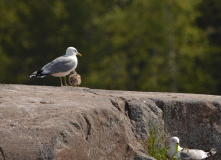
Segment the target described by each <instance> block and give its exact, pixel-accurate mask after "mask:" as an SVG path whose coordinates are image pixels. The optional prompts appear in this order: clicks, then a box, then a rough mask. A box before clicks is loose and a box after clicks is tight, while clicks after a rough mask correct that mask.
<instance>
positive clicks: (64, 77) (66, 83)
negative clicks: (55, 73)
mask: <svg viewBox="0 0 221 160" xmlns="http://www.w3.org/2000/svg"><path fill="white" fill-rule="evenodd" d="M64 83H65V86H68V84H67V82H66V76H64Z"/></svg>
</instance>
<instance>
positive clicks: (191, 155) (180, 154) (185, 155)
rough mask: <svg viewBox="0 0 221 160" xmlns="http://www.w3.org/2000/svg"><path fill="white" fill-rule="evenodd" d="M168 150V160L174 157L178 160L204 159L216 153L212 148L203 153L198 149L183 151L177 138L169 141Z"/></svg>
mask: <svg viewBox="0 0 221 160" xmlns="http://www.w3.org/2000/svg"><path fill="white" fill-rule="evenodd" d="M177 145H178V150H177V153H176V154H175V148H176V146H177ZM169 147H170V148H169V150H168V151H167V156H168V157H169V158H172V157H173V155H174V154H175V155H174V158H175V157H176V158H178V159H181V160H187V159H188V160H191V159H192V160H193V159H205V158H207V157H210V156H212V155H214V154H215V153H216V150H215V149H214V148H213V149H211V150H210V151H208V152H205V151H203V150H199V149H185V148H182V147H180V143H179V138H178V137H172V138H171V139H170V144H169Z"/></svg>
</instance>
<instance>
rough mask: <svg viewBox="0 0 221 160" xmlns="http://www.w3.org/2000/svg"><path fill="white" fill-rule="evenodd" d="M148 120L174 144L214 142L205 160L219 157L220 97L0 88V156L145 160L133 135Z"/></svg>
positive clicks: (143, 133)
mask: <svg viewBox="0 0 221 160" xmlns="http://www.w3.org/2000/svg"><path fill="white" fill-rule="evenodd" d="M156 121H158V122H160V123H159V126H160V127H162V126H164V127H165V130H166V131H167V132H168V133H170V135H171V136H178V135H179V137H180V140H181V144H182V146H185V145H186V146H188V147H189V148H200V149H204V150H207V149H210V148H212V147H215V148H216V149H217V151H218V153H217V154H216V156H214V157H212V158H210V159H217V160H220V157H221V97H220V96H211V95H194V94H175V93H156V92H155V93H151V92H131V91H107V90H96V89H89V88H73V87H49V86H26V85H0V147H2V149H3V151H4V154H5V156H6V160H8V159H16V160H17V159H21V160H24V159H38V160H44V159H57V160H62V159H74V160H105V159H108V160H115V159H116V160H124V159H125V160H128V159H135V160H138V159H144V160H151V159H152V160H153V159H154V158H151V157H150V156H148V154H147V152H146V151H145V150H144V149H143V147H142V145H141V144H140V143H139V142H138V140H137V139H138V138H139V139H142V140H146V139H148V137H149V135H148V129H149V127H150V126H149V125H150V123H153V124H154V123H155V122H156ZM1 158H2V155H0V159H1Z"/></svg>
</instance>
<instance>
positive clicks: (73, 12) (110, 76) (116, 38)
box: [0, 0, 221, 94]
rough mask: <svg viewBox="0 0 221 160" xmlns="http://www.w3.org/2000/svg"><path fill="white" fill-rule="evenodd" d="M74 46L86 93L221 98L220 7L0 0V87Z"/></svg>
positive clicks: (123, 0)
mask: <svg viewBox="0 0 221 160" xmlns="http://www.w3.org/2000/svg"><path fill="white" fill-rule="evenodd" d="M69 46H73V47H75V48H77V50H78V51H79V52H80V53H81V54H82V55H83V57H82V58H81V57H78V60H79V64H78V67H77V72H78V73H79V74H81V76H82V85H81V86H84V87H89V88H101V89H114V90H135V91H157V92H186V93H204V94H221V74H220V69H221V0H209V1H205V0H195V1H193V0H183V1H182V0H111V1H101V0H81V1H79V0H66V1H62V0H53V1H52V0H48V1H45V0H38V1H27V0H19V1H18V0H1V1H0V83H17V84H34V85H57V86H59V85H60V82H59V78H54V77H51V76H48V77H45V78H43V79H33V78H32V79H29V77H28V76H29V75H30V74H31V73H32V72H34V71H35V70H40V69H41V68H42V66H43V65H45V64H46V63H48V62H50V61H52V60H53V59H54V58H56V57H58V56H61V55H63V54H65V51H66V48H67V47H69Z"/></svg>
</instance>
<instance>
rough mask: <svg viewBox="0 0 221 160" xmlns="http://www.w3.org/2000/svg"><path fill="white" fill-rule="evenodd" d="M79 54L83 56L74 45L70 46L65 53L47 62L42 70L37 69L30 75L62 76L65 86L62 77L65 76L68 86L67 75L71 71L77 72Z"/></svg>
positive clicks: (38, 76) (40, 76)
mask: <svg viewBox="0 0 221 160" xmlns="http://www.w3.org/2000/svg"><path fill="white" fill-rule="evenodd" d="M77 55H79V56H82V55H81V54H80V53H78V51H77V49H75V48H74V47H68V48H67V50H66V54H65V55H63V56H61V57H58V58H56V59H55V60H53V61H52V62H50V63H48V64H46V65H45V66H44V67H42V69H41V70H40V71H35V72H34V73H32V75H30V78H32V77H37V78H43V77H45V76H47V75H52V76H54V77H60V81H61V86H63V83H62V77H64V81H65V86H67V82H66V76H67V75H69V74H70V73H71V72H75V69H76V68H77V64H78V60H77Z"/></svg>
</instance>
